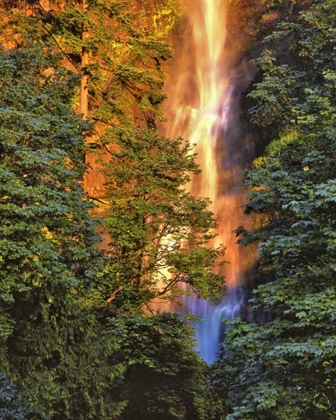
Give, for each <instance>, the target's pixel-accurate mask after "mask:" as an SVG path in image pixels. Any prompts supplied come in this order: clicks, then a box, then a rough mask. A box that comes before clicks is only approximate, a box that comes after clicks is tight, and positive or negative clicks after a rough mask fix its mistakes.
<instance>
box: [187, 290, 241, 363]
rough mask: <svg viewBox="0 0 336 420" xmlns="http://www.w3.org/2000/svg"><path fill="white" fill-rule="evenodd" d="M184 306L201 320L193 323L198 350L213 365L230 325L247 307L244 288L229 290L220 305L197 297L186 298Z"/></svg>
mask: <svg viewBox="0 0 336 420" xmlns="http://www.w3.org/2000/svg"><path fill="white" fill-rule="evenodd" d="M183 305H184V307H185V308H186V310H187V312H188V313H189V314H192V315H194V316H195V317H197V318H199V320H196V321H193V326H194V327H195V330H196V341H197V347H196V350H197V351H198V353H199V354H200V356H201V357H202V358H203V359H204V360H205V362H207V363H208V364H211V363H213V362H214V361H215V359H216V356H217V353H218V346H219V344H220V342H221V340H222V338H223V334H224V333H225V330H227V329H228V328H229V323H227V322H226V321H231V320H233V319H234V318H236V317H237V316H239V314H240V313H241V312H242V310H243V309H244V305H245V299H244V290H243V287H236V288H232V289H229V290H228V293H227V295H226V296H225V297H224V299H223V300H222V302H221V303H220V304H219V305H215V304H213V303H211V302H209V301H207V300H204V299H199V298H197V297H195V296H185V297H184V298H183Z"/></svg>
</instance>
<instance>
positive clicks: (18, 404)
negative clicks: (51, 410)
mask: <svg viewBox="0 0 336 420" xmlns="http://www.w3.org/2000/svg"><path fill="white" fill-rule="evenodd" d="M0 416H1V419H3V420H28V419H33V418H34V419H36V420H37V419H42V417H41V415H40V413H39V412H38V411H37V410H34V409H33V408H32V407H30V406H29V404H28V403H27V400H26V399H25V398H24V397H23V396H22V395H20V394H19V393H18V392H17V390H16V388H15V386H14V384H12V383H11V382H10V381H9V380H8V378H7V377H6V376H5V375H4V374H3V373H1V374H0Z"/></svg>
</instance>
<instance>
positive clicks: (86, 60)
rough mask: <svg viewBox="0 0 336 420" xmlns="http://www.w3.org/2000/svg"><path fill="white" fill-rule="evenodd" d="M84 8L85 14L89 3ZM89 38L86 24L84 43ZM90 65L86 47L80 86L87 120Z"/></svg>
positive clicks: (81, 111)
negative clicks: (88, 69) (88, 68)
mask: <svg viewBox="0 0 336 420" xmlns="http://www.w3.org/2000/svg"><path fill="white" fill-rule="evenodd" d="M82 8H83V12H86V11H87V10H88V1H87V0H83V1H82ZM87 37H88V32H87V29H86V28H85V24H83V27H82V41H83V42H85V40H86V39H87ZM88 64H89V52H88V51H87V48H86V47H85V46H83V47H82V60H81V67H82V78H81V86H80V113H81V114H82V115H83V117H84V118H85V119H87V117H88V111H89V104H88V102H89V97H88V95H89V90H88V79H89V76H88V74H87V69H86V66H87V65H88Z"/></svg>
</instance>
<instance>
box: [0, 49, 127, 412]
mask: <svg viewBox="0 0 336 420" xmlns="http://www.w3.org/2000/svg"><path fill="white" fill-rule="evenodd" d="M0 74H1V79H0V87H1V89H0V140H1V143H0V156H1V163H0V215H1V220H2V223H1V227H0V255H1V258H0V273H1V278H0V290H1V294H0V314H1V317H0V320H1V331H2V332H3V333H4V334H3V336H2V346H1V354H0V355H1V359H0V370H1V371H3V372H6V373H7V374H8V376H9V378H10V379H11V380H13V381H14V382H15V383H17V385H18V387H19V390H22V389H23V390H27V389H29V391H30V398H31V400H32V402H33V405H34V406H36V407H38V408H39V409H40V410H41V412H42V413H43V414H46V415H48V416H50V417H51V418H53V419H66V418H76V419H82V418H83V419H84V418H85V419H88V418H97V416H98V417H99V418H110V415H111V413H113V414H117V413H118V412H119V411H120V408H121V407H118V399H117V397H116V398H115V399H114V395H113V390H112V388H113V378H117V377H118V376H119V374H120V373H121V371H122V369H121V367H120V366H119V365H118V364H117V363H116V362H113V355H114V354H115V351H116V349H117V345H116V343H115V341H114V340H113V338H112V337H110V338H109V337H105V335H104V332H102V331H101V330H100V328H99V323H98V322H97V319H96V316H95V315H94V313H93V312H92V308H91V307H92V299H91V298H90V293H89V292H90V288H91V287H93V286H94V285H95V284H96V283H97V272H98V271H99V270H101V254H100V251H99V250H98V249H97V248H96V246H95V245H96V244H97V241H98V238H97V235H96V233H95V226H94V224H93V222H92V220H91V217H90V215H89V211H90V210H91V209H92V207H93V206H92V203H91V202H90V201H89V199H88V197H87V196H86V195H85V194H84V192H83V188H82V186H81V183H80V179H81V178H82V176H83V173H84V171H85V169H86V165H85V164H84V162H83V156H84V150H85V149H84V137H83V133H86V132H88V130H89V129H90V126H89V125H88V124H87V123H85V122H84V121H83V120H82V119H81V118H80V117H77V116H76V115H75V114H74V112H73V111H72V109H71V105H70V103H71V96H72V93H73V87H74V84H75V83H77V80H76V79H74V78H73V77H72V76H71V75H70V74H69V73H68V72H67V71H66V70H64V69H62V68H61V67H60V66H59V57H55V55H54V54H53V53H50V52H48V51H46V52H41V51H40V47H38V48H36V49H34V48H33V49H30V50H7V51H4V50H2V51H1V53H0ZM107 388H108V390H107ZM105 416H107V417H105Z"/></svg>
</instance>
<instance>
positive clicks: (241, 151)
mask: <svg viewBox="0 0 336 420" xmlns="http://www.w3.org/2000/svg"><path fill="white" fill-rule="evenodd" d="M185 7H186V10H185V13H184V22H185V32H184V35H183V37H177V39H176V42H175V51H176V59H175V60H174V63H173V65H174V71H173V73H174V79H173V80H172V77H171V81H170V82H169V83H168V93H169V100H168V105H167V110H166V111H167V114H168V116H169V117H170V118H169V130H168V133H167V134H168V136H170V137H174V136H177V135H180V136H182V137H184V138H185V139H188V140H189V141H190V143H191V144H196V152H197V154H198V163H199V165H200V167H201V169H202V173H201V174H200V175H198V176H197V177H195V178H194V179H193V181H192V183H191V185H190V191H191V192H192V193H193V194H194V195H197V196H200V197H209V198H210V200H211V202H212V204H211V208H210V210H211V211H212V212H213V213H214V214H215V217H216V219H217V222H218V230H217V233H218V236H217V237H216V238H215V240H214V242H213V243H212V244H211V245H212V246H218V245H219V244H221V243H223V244H224V245H225V246H226V247H227V251H226V258H225V259H226V260H228V261H229V264H226V266H225V269H224V272H223V274H224V275H225V282H226V286H227V289H228V292H227V296H226V297H225V298H224V300H223V301H222V302H221V303H220V304H219V305H217V306H216V305H214V304H213V303H211V302H208V301H206V300H203V299H198V298H196V297H194V296H186V297H185V298H184V306H185V307H187V308H188V309H189V310H190V312H191V313H192V314H194V315H195V316H197V317H200V318H201V319H202V321H200V322H197V323H196V324H195V326H196V338H197V343H198V351H199V352H200V355H201V356H202V357H203V359H204V360H205V361H206V362H208V363H212V362H213V361H214V360H215V357H216V352H217V348H218V344H219V342H220V340H221V337H222V334H223V331H224V329H225V323H224V322H223V320H225V319H228V320H230V319H232V318H234V317H235V316H237V315H238V314H239V312H240V310H241V308H242V306H243V301H244V299H243V293H242V281H243V271H244V267H246V261H245V260H246V255H243V252H242V249H241V247H239V246H238V245H237V244H236V238H235V236H234V234H233V233H232V232H233V230H234V229H235V228H236V227H238V226H239V225H241V224H242V217H243V215H242V213H243V212H242V210H241V206H242V204H243V203H244V201H245V192H244V189H243V181H242V177H241V175H240V171H241V168H242V164H243V163H244V159H245V160H246V157H245V155H246V145H245V144H244V143H243V142H242V140H241V138H242V136H241V133H240V131H239V124H238V121H237V120H238V118H237V109H238V105H237V96H238V95H237V85H238V84H239V83H238V82H239V80H241V73H242V72H243V73H244V70H242V65H241V62H240V63H239V65H238V64H237V58H236V54H235V51H234V50H235V45H236V44H235V40H234V39H232V37H231V39H230V34H229V33H228V30H227V28H228V26H229V22H228V19H229V16H228V11H229V8H230V6H229V0H188V1H187V2H186V3H185ZM230 18H231V17H230ZM171 73H172V72H171ZM238 93H239V92H238Z"/></svg>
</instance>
